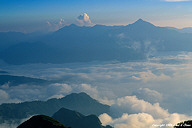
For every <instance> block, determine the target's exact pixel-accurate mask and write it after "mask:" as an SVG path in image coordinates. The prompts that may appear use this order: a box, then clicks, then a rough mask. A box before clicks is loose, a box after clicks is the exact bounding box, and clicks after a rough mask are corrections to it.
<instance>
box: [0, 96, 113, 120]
mask: <svg viewBox="0 0 192 128" xmlns="http://www.w3.org/2000/svg"><path fill="white" fill-rule="evenodd" d="M63 107H64V108H67V109H70V110H75V111H78V112H80V113H82V114H84V115H90V114H94V115H97V116H99V115H100V114H102V113H107V112H109V107H110V106H108V105H104V104H101V103H99V102H98V101H96V100H94V99H92V98H91V97H90V96H89V95H87V94H86V93H83V92H82V93H72V94H70V95H67V96H65V97H63V98H61V99H50V100H48V101H31V102H23V103H6V104H1V105H0V123H2V122H4V121H9V120H15V119H17V120H18V119H23V118H27V117H29V116H32V115H36V114H41V115H47V116H52V115H53V114H54V113H55V112H56V111H58V110H59V109H61V108H63Z"/></svg>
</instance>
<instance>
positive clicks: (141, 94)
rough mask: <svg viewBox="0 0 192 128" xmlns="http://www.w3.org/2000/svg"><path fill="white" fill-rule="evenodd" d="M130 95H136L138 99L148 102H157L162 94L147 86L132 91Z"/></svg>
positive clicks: (161, 97)
mask: <svg viewBox="0 0 192 128" xmlns="http://www.w3.org/2000/svg"><path fill="white" fill-rule="evenodd" d="M132 95H136V96H137V97H138V98H139V99H144V100H145V101H148V102H150V103H157V102H160V101H161V100H162V99H163V96H162V94H160V93H159V92H157V91H155V90H151V89H149V88H140V89H138V90H136V91H134V92H133V93H132Z"/></svg>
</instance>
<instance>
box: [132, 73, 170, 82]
mask: <svg viewBox="0 0 192 128" xmlns="http://www.w3.org/2000/svg"><path fill="white" fill-rule="evenodd" d="M132 79H134V80H142V81H143V82H148V81H164V80H169V79H171V78H170V77H169V76H167V75H165V74H163V73H161V74H160V75H156V74H154V73H152V72H151V70H148V71H144V72H138V73H135V74H134V75H133V76H132Z"/></svg>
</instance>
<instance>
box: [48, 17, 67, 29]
mask: <svg viewBox="0 0 192 128" xmlns="http://www.w3.org/2000/svg"><path fill="white" fill-rule="evenodd" d="M46 24H47V25H48V27H49V30H50V31H56V30H58V29H60V28H62V27H64V26H65V20H64V19H62V18H61V19H59V20H57V21H47V22H46Z"/></svg>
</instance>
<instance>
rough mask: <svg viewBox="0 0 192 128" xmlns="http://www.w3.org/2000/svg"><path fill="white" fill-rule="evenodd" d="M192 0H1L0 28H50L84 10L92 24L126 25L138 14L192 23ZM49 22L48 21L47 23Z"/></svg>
mask: <svg viewBox="0 0 192 128" xmlns="http://www.w3.org/2000/svg"><path fill="white" fill-rule="evenodd" d="M191 5H192V1H182V0H179V1H178V0H0V19H1V20H0V31H22V32H33V31H51V30H52V31H53V30H56V29H58V28H60V27H61V26H58V24H59V22H60V21H61V19H62V26H64V25H68V24H71V23H76V24H78V23H77V22H78V21H77V17H78V16H79V15H82V14H84V13H86V14H87V15H88V16H89V18H90V20H91V22H92V23H93V24H104V25H126V24H130V23H133V22H134V21H136V20H137V19H139V18H142V19H144V20H146V21H149V22H151V23H153V24H155V25H157V26H171V27H178V28H183V27H192V9H191ZM48 23H50V24H51V26H50V24H48Z"/></svg>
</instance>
